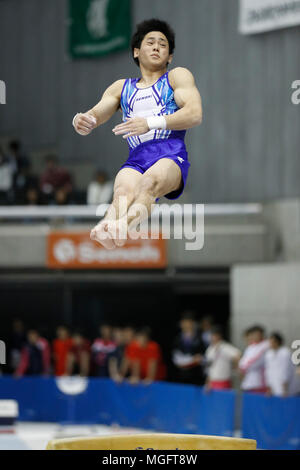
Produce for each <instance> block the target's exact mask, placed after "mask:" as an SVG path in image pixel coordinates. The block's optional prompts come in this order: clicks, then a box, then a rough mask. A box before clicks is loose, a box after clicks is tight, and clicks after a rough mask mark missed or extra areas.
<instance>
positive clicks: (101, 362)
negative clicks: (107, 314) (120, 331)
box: [92, 324, 116, 377]
mask: <svg viewBox="0 0 300 470" xmlns="http://www.w3.org/2000/svg"><path fill="white" fill-rule="evenodd" d="M115 350H116V343H115V342H114V341H113V340H112V338H111V326H110V325H108V324H102V325H101V326H100V337H99V338H97V339H95V341H94V342H93V344H92V361H93V365H94V367H95V374H96V375H97V376H98V377H109V370H108V359H109V355H110V354H111V353H113V352H114V351H115Z"/></svg>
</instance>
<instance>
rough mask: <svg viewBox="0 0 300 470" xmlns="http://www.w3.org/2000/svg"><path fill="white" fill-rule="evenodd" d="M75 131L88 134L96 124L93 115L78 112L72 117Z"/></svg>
mask: <svg viewBox="0 0 300 470" xmlns="http://www.w3.org/2000/svg"><path fill="white" fill-rule="evenodd" d="M73 126H74V129H75V131H76V132H77V133H78V134H80V135H88V134H90V133H91V132H92V130H93V129H95V127H96V126H97V121H96V118H94V116H92V115H91V114H88V113H84V114H83V113H78V114H76V116H75V117H74V119H73Z"/></svg>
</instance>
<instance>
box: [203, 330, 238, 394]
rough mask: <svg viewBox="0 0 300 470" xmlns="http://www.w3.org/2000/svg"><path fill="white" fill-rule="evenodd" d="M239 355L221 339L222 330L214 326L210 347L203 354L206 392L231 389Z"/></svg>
mask: <svg viewBox="0 0 300 470" xmlns="http://www.w3.org/2000/svg"><path fill="white" fill-rule="evenodd" d="M240 357H241V353H240V351H239V350H238V349H237V348H236V347H234V346H232V345H231V344H229V343H227V342H226V341H224V339H223V333H222V328H221V327H220V326H214V327H213V328H212V330H211V345H210V346H209V347H208V348H207V350H206V352H205V358H206V365H207V371H208V377H207V381H206V389H207V390H224V389H229V388H232V382H231V379H232V372H233V368H234V367H237V366H238V362H239V360H240Z"/></svg>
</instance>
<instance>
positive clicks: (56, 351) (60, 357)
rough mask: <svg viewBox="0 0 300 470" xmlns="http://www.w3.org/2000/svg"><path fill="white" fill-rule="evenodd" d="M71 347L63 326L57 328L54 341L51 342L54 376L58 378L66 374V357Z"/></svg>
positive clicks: (66, 331)
mask: <svg viewBox="0 0 300 470" xmlns="http://www.w3.org/2000/svg"><path fill="white" fill-rule="evenodd" d="M72 346H73V341H72V338H70V334H69V330H68V328H66V327H65V326H59V327H58V328H57V330H56V339H55V340H54V341H53V345H52V351H53V360H54V375H57V376H60V375H65V374H66V373H67V357H68V354H69V352H70V351H71V349H72Z"/></svg>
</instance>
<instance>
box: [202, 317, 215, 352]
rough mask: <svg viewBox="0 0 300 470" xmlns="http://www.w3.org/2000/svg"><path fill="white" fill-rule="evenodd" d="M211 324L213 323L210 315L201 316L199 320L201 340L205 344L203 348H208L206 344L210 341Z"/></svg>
mask: <svg viewBox="0 0 300 470" xmlns="http://www.w3.org/2000/svg"><path fill="white" fill-rule="evenodd" d="M212 325H213V319H212V317H210V316H205V317H203V318H201V320H200V335H201V339H202V342H203V344H204V346H205V349H206V348H208V346H209V345H210V343H211V334H212V333H211V330H212Z"/></svg>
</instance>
